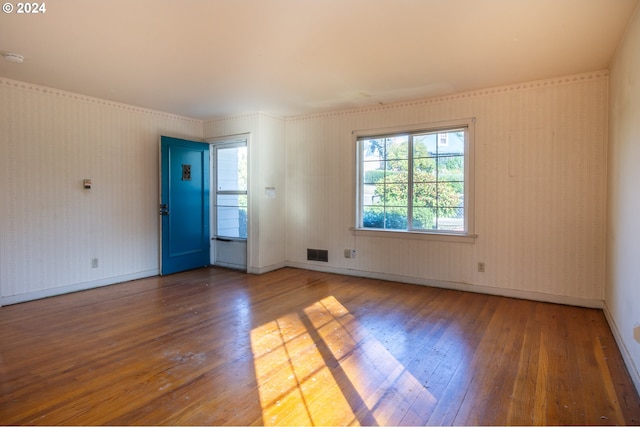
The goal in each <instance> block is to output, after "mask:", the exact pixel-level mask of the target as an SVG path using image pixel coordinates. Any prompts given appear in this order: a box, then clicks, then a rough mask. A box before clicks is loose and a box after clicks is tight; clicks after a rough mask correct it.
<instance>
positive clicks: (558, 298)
mask: <svg viewBox="0 0 640 427" xmlns="http://www.w3.org/2000/svg"><path fill="white" fill-rule="evenodd" d="M287 266H288V267H294V268H301V269H305V270H315V271H323V272H326V273H335V274H343V275H346V276H357V277H366V278H370V279H378V280H388V281H391V282H401V283H410V284H412V285H422V286H432V287H434V288H443V289H451V290H456V291H464V292H475V293H478V294H488V295H496V296H501V297H507V298H517V299H527V300H531V301H540V302H550V303H554V304H564V305H573V306H578V307H587V308H598V309H602V308H603V307H604V301H602V300H597V299H589V298H578V297H570V296H564V295H553V294H545V293H542V292H531V291H522V290H518V289H505V288H496V287H493V286H484V285H472V284H469V283H461V282H449V281H444V280H435V279H424V278H420V277H412V276H403V275H398V274H388V273H377V272H370V271H364V270H354V269H347V268H336V267H329V266H324V265H316V264H308V263H304V262H289V263H287Z"/></svg>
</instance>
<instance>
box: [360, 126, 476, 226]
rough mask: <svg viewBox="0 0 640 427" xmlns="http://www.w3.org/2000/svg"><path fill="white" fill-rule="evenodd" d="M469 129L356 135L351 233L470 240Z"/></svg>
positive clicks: (470, 133) (454, 127) (470, 174)
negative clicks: (398, 233)
mask: <svg viewBox="0 0 640 427" xmlns="http://www.w3.org/2000/svg"><path fill="white" fill-rule="evenodd" d="M472 125H473V120H464V121H459V122H451V123H446V124H439V125H433V126H424V127H422V126H419V127H417V128H413V129H405V130H395V131H393V130H392V131H389V130H386V131H382V132H380V133H377V132H375V131H373V132H366V133H363V134H360V135H357V145H358V192H357V194H358V218H357V226H356V228H357V229H358V230H378V231H408V232H416V233H435V234H441V235H447V234H448V235H460V236H470V237H474V236H473V234H472V233H473V230H472V228H473V221H472V204H473V192H472V188H473V187H472V182H471V179H472V168H473V155H472V152H473V151H472V137H473V126H472Z"/></svg>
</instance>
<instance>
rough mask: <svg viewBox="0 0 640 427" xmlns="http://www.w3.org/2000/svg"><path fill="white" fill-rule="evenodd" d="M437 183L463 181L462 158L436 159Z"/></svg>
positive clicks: (447, 157)
mask: <svg viewBox="0 0 640 427" xmlns="http://www.w3.org/2000/svg"><path fill="white" fill-rule="evenodd" d="M438 181H464V157H463V156H442V157H438Z"/></svg>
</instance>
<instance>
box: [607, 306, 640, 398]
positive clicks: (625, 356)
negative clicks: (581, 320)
mask: <svg viewBox="0 0 640 427" xmlns="http://www.w3.org/2000/svg"><path fill="white" fill-rule="evenodd" d="M602 311H603V312H604V316H605V317H606V319H607V323H609V328H611V332H612V333H613V338H614V339H615V340H616V344H618V348H619V349H620V354H621V355H622V360H624V364H625V365H626V367H627V371H628V372H629V376H630V377H631V381H633V385H634V386H635V387H636V391H637V392H638V394H640V371H639V368H640V366H636V363H635V361H634V360H633V358H632V357H631V353H629V349H628V348H627V345H626V344H625V342H624V340H623V339H622V334H621V333H620V330H619V329H618V325H617V324H616V322H615V320H614V319H613V316H612V315H611V312H610V311H609V307H608V306H607V303H606V302H605V303H604V307H603V308H602Z"/></svg>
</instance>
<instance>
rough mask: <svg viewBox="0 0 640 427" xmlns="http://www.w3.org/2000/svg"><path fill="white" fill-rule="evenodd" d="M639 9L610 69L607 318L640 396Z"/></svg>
mask: <svg viewBox="0 0 640 427" xmlns="http://www.w3.org/2000/svg"><path fill="white" fill-rule="evenodd" d="M639 52H640V8H639V9H636V12H635V15H634V17H633V18H632V20H631V22H630V24H629V27H628V28H627V32H626V35H625V37H624V39H623V40H622V42H621V44H620V46H619V48H618V52H617V54H616V56H615V58H614V60H613V62H612V66H611V77H610V80H611V83H610V92H611V96H610V116H609V126H610V136H609V153H608V162H609V167H608V193H607V195H608V211H607V262H606V286H605V291H606V297H605V302H606V312H607V314H608V317H609V323H610V324H611V325H612V329H613V331H614V333H615V334H616V338H617V339H618V344H619V347H620V349H621V351H622V354H623V356H624V357H625V361H626V362H627V367H628V369H629V372H630V373H631V376H632V378H633V379H634V382H635V385H636V388H637V389H638V390H639V391H640V373H639V372H640V331H639V332H638V335H639V336H638V340H637V341H636V340H635V339H634V336H633V330H634V327H638V328H640V263H639V262H638V260H639V254H640V239H639V237H640V221H638V213H639V212H640V191H638V182H640V167H639V166H638V165H639V164H640V55H639Z"/></svg>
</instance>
